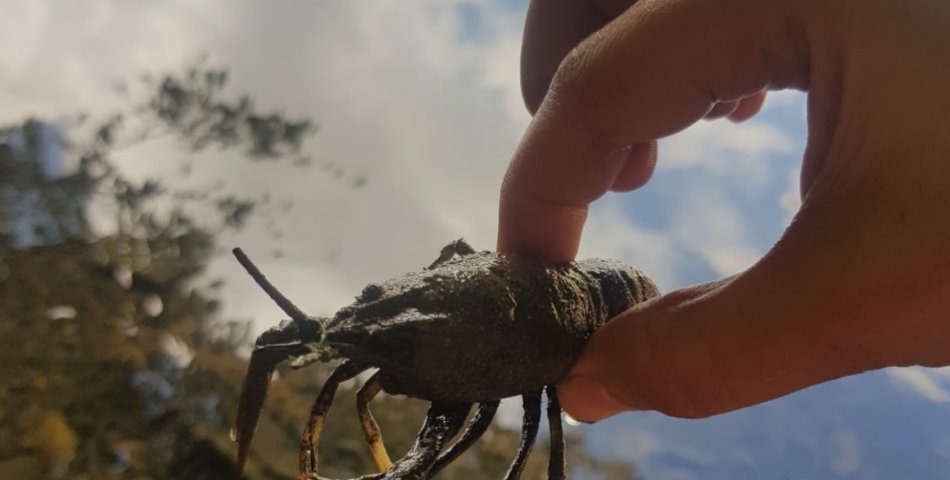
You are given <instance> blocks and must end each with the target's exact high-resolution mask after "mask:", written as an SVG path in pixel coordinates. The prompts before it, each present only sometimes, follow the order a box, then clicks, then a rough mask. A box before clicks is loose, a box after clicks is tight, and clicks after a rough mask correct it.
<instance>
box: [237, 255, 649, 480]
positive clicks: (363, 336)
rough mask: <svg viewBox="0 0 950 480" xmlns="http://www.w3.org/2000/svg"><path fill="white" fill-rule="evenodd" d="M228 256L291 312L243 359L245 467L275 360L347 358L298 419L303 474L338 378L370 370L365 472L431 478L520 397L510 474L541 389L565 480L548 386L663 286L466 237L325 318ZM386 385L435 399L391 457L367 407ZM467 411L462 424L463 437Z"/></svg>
mask: <svg viewBox="0 0 950 480" xmlns="http://www.w3.org/2000/svg"><path fill="white" fill-rule="evenodd" d="M234 254H235V256H237V258H238V260H239V261H240V262H241V264H242V265H243V266H244V268H245V269H246V270H247V271H248V273H250V275H251V276H252V277H253V278H254V280H255V281H256V282H257V283H258V284H259V285H260V286H261V287H262V288H263V289H264V290H265V291H266V292H267V294H268V295H269V296H270V297H271V298H272V299H273V300H274V301H275V302H276V303H277V304H278V305H279V306H280V308H281V309H282V310H283V311H284V312H285V313H286V314H287V315H289V316H290V320H285V321H283V322H281V323H280V324H279V325H277V326H276V327H273V328H271V329H270V330H267V331H266V332H264V333H263V334H262V335H261V336H260V337H259V338H258V339H257V341H256V343H255V346H254V350H253V352H252V354H251V360H250V366H249V367H248V372H247V376H246V377H245V380H244V386H243V388H242V392H241V399H240V403H239V406H238V414H237V421H236V425H235V428H234V431H233V434H234V435H233V437H234V439H235V441H236V442H237V444H238V465H239V468H240V469H242V470H243V466H244V463H245V461H246V459H247V454H248V450H249V448H250V443H251V439H252V436H253V434H254V428H255V425H256V423H257V419H258V416H259V414H260V411H261V407H262V405H263V402H264V397H265V396H266V392H267V386H268V383H269V381H270V377H271V375H272V373H273V372H274V370H275V369H276V367H277V365H278V364H279V363H281V362H283V361H285V360H289V359H293V362H294V363H293V366H295V367H300V366H303V365H306V364H309V363H311V362H315V361H323V362H326V361H330V360H333V359H343V363H342V364H341V365H340V366H338V367H337V368H336V369H335V370H334V371H333V373H332V374H331V375H330V377H329V378H328V379H327V381H326V383H325V384H324V385H323V388H322V390H321V391H320V393H319V395H318V396H317V399H316V401H315V402H314V404H313V408H312V409H311V412H310V418H309V420H308V422H307V423H306V425H305V427H304V430H303V435H302V438H301V446H300V457H299V468H300V477H299V478H300V479H301V480H316V479H320V478H321V477H319V476H318V475H317V444H318V442H319V438H320V431H321V428H322V426H323V421H324V418H325V417H326V415H327V412H328V410H329V408H330V405H331V403H332V402H333V397H334V395H335V393H336V390H337V386H338V385H339V384H340V383H341V382H344V381H346V380H348V379H351V378H353V377H355V376H357V375H358V374H360V373H361V372H363V371H365V370H368V369H372V368H375V369H378V370H377V371H376V373H375V374H373V375H372V376H371V377H370V378H369V380H367V381H366V383H365V384H364V385H363V386H362V387H361V389H360V390H359V392H358V393H357V407H358V412H359V416H360V423H361V426H362V428H363V433H364V434H365V437H366V440H367V442H368V443H369V446H370V450H371V451H372V454H373V459H374V461H375V463H376V466H377V467H378V468H379V470H380V473H376V474H370V475H365V476H363V477H360V480H396V479H399V480H408V479H412V480H425V479H429V478H432V477H434V476H435V475H436V473H438V472H439V471H440V470H441V469H442V468H444V467H445V466H446V465H448V464H449V463H450V462H452V461H453V460H454V459H456V458H457V457H458V456H459V455H461V454H462V453H463V452H464V451H465V450H466V449H467V448H469V447H470V446H472V445H473V444H474V443H475V442H476V441H477V440H478V438H479V437H480V436H481V435H482V434H483V433H484V432H485V431H486V430H487V429H488V427H489V425H490V423H491V421H492V418H493V416H494V414H495V412H496V410H497V409H498V405H499V401H500V400H501V399H503V398H507V397H512V396H515V395H521V396H522V400H523V402H524V408H525V413H524V425H523V427H522V428H523V430H522V439H521V444H520V446H519V448H518V452H517V455H516V456H515V459H514V461H513V462H512V463H511V466H510V467H509V469H508V472H507V474H506V476H505V478H506V479H507V480H513V479H517V478H519V476H520V474H521V471H522V469H523V467H524V464H525V461H526V459H527V456H528V453H529V452H530V450H531V448H532V446H533V444H534V440H535V437H536V435H537V432H538V428H539V424H540V421H541V394H542V391H546V393H547V397H548V407H547V417H548V421H549V423H550V434H551V455H550V463H549V466H548V476H549V478H550V479H552V480H557V479H563V478H565V468H566V467H565V462H564V441H563V435H562V428H561V409H560V407H559V406H558V403H557V393H556V390H555V387H554V385H555V384H556V383H557V382H559V381H560V380H562V379H563V378H564V376H565V375H566V374H567V373H568V371H569V370H570V368H571V365H572V364H573V362H574V361H575V360H576V358H577V356H578V355H580V353H581V352H582V350H583V348H584V344H585V342H586V340H587V338H588V337H589V336H590V335H591V334H592V333H593V332H594V331H595V330H596V329H597V328H599V327H600V326H601V325H603V324H604V323H605V322H607V320H609V319H610V318H612V317H614V316H615V315H618V314H619V313H621V312H623V311H624V310H626V309H628V308H630V307H631V306H632V305H634V304H636V303H638V302H642V301H644V300H646V299H648V298H650V297H653V296H655V295H657V293H658V292H657V289H656V286H655V285H654V284H653V282H652V281H651V280H650V279H649V278H648V277H647V276H646V275H644V274H643V273H642V272H640V271H639V270H637V269H635V268H633V267H630V266H628V265H625V264H622V263H620V262H615V261H609V260H599V259H589V260H583V261H578V262H569V263H561V264H554V263H545V262H541V261H538V260H534V259H530V258H526V257H522V256H517V255H508V254H497V253H492V252H476V251H474V250H473V249H472V247H470V246H469V245H468V244H467V243H465V241H463V240H461V239H460V240H457V241H454V242H452V243H450V244H449V245H447V246H446V247H445V248H443V249H442V251H441V253H440V255H439V258H438V259H436V260H435V262H433V263H432V264H431V265H430V266H429V267H427V268H426V269H424V270H421V271H418V272H412V273H408V274H406V275H403V276H400V277H396V278H393V279H391V280H388V281H386V282H383V283H380V284H375V283H374V284H370V285H367V286H366V287H365V288H364V289H363V291H362V293H361V294H360V295H359V296H358V297H357V298H356V301H355V302H354V303H353V304H351V305H349V306H347V307H344V308H343V309H341V310H339V311H338V312H337V313H336V314H335V315H334V316H333V317H331V318H312V317H309V316H307V315H306V314H304V313H303V312H302V311H300V309H299V308H297V307H296V306H295V305H294V304H293V303H292V302H291V301H290V300H288V299H287V298H286V297H284V295H282V294H281V293H280V292H279V291H278V290H277V289H276V288H275V287H274V286H273V285H271V284H270V282H268V280H267V279H266V278H265V277H264V276H263V274H261V272H260V271H259V270H258V269H257V267H256V266H254V264H253V263H252V262H251V261H250V260H249V259H248V258H247V257H246V256H245V255H244V253H243V252H241V250H240V249H235V250H234ZM380 391H385V392H386V393H388V394H391V395H400V394H401V395H408V396H411V397H415V398H419V399H423V400H427V401H429V402H431V406H430V408H429V411H428V413H427V415H426V419H425V421H424V422H423V426H422V429H421V431H420V432H419V435H418V437H417V438H416V441H415V444H414V445H413V446H412V447H411V449H410V450H409V452H408V453H406V455H405V456H403V457H402V458H401V459H399V460H397V461H396V462H392V461H391V460H390V458H389V455H388V453H387V451H386V447H385V446H384V444H383V441H382V436H381V433H380V431H379V426H378V425H377V424H376V421H375V420H374V418H373V416H372V414H371V413H370V411H369V406H368V405H369V402H370V401H371V400H372V399H373V398H374V397H375V396H376V395H377V394H378V393H379V392H380ZM474 405H477V407H476V411H475V414H474V415H473V416H472V419H471V420H470V422H469V424H468V428H466V429H465V431H464V432H462V433H461V434H459V432H460V431H461V430H462V427H463V426H464V425H463V424H464V423H465V420H466V418H468V414H469V412H470V410H471V409H472V407H473V406H474ZM456 436H458V438H457V439H456V440H455V442H454V443H452V444H451V445H449V442H450V441H451V440H452V439H453V438H454V437H456Z"/></svg>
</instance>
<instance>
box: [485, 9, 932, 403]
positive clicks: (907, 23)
mask: <svg viewBox="0 0 950 480" xmlns="http://www.w3.org/2000/svg"><path fill="white" fill-rule="evenodd" d="M603 2H604V3H606V2H607V0H603ZM615 3H616V4H615V5H612V6H607V7H608V8H605V9H603V10H599V11H598V10H596V9H592V8H587V9H586V10H585V7H584V5H587V3H586V2H584V1H583V0H536V1H535V2H533V4H532V6H531V10H530V12H529V21H528V25H527V27H526V41H525V55H524V56H523V86H524V90H525V97H526V100H527V103H528V105H529V107H533V106H534V105H537V104H538V102H539V101H540V99H541V98H542V97H544V101H543V102H541V103H540V107H539V108H538V110H537V114H536V116H535V118H534V120H533V121H532V123H531V125H530V127H529V129H528V131H527V132H526V134H525V136H524V138H523V139H522V142H521V145H520V147H519V149H518V151H517V152H516V154H515V157H514V159H513V160H512V163H511V166H510V167H509V170H508V174H507V176H506V180H505V184H504V186H503V190H502V197H501V210H500V224H499V239H498V248H499V250H501V251H520V252H527V253H532V254H535V255H539V256H543V257H546V258H549V259H554V260H567V259H571V258H573V256H574V255H575V254H576V251H577V246H578V243H579V241H580V235H581V230H582V228H583V224H584V220H585V219H586V214H587V206H588V204H589V203H590V202H592V201H593V200H595V199H596V198H598V197H600V196H601V195H603V194H604V193H605V192H607V191H608V190H610V189H612V188H613V189H617V190H627V189H631V188H635V187H637V186H639V185H642V184H643V183H644V182H646V181H647V180H648V179H649V176H650V174H651V173H652V165H653V161H654V158H655V143H654V142H655V140H656V139H657V138H660V137H663V136H666V135H670V134H673V133H675V132H677V131H680V130H682V129H684V128H686V127H687V126H689V125H691V124H692V123H695V122H696V121H698V120H700V119H701V118H703V117H704V116H707V115H709V114H710V112H713V113H714V114H716V115H721V114H723V113H724V112H728V111H729V110H730V109H731V108H732V107H733V106H735V108H736V109H738V110H736V111H737V112H738V113H736V114H735V116H736V117H737V118H740V119H741V118H744V117H746V116H748V115H751V114H752V113H754V112H755V111H756V110H757V109H758V106H757V102H760V101H761V97H760V96H759V93H758V92H761V91H764V90H766V89H779V88H800V89H803V90H807V91H808V92H809V96H808V108H809V112H808V145H807V147H806V150H805V154H804V159H803V164H802V197H803V203H802V207H801V209H800V211H799V213H798V215H796V217H795V219H794V221H793V222H792V224H791V226H789V228H788V229H787V230H786V232H785V234H784V235H783V237H782V238H781V240H780V241H779V242H778V243H777V244H776V245H775V246H774V247H773V249H772V250H771V251H770V252H769V253H768V254H766V256H765V257H764V258H763V259H761V260H760V261H759V262H758V263H756V264H755V265H754V266H752V267H751V268H750V269H749V270H747V271H745V272H743V273H742V274H740V275H737V276H735V277H732V278H728V279H724V280H721V281H718V282H714V283H711V284H706V285H700V286H697V287H691V288H687V289H683V290H679V291H676V292H672V293H670V294H667V295H664V296H661V297H659V298H657V299H654V300H652V301H650V302H647V303H644V304H641V305H638V306H637V307H635V308H633V309H632V310H630V311H628V312H626V313H624V314H622V315H621V316H619V317H617V318H616V319H614V320H613V321H611V322H610V323H608V324H607V325H605V326H604V327H603V328H601V329H600V330H599V331H598V332H597V333H596V334H595V335H594V336H593V337H592V338H591V340H590V343H589V345H588V348H587V350H586V352H585V353H584V355H583V356H582V357H581V359H580V360H579V361H578V363H577V364H576V365H575V368H574V370H573V372H572V374H571V375H570V376H569V377H568V379H567V380H566V381H565V382H564V383H563V384H562V386H561V388H560V389H559V392H560V398H561V402H562V405H563V406H564V408H565V410H567V411H568V412H569V413H571V414H572V415H573V416H575V418H579V419H583V420H599V419H601V418H605V417H607V416H610V415H612V414H615V413H618V412H620V411H624V410H658V411H661V412H663V413H666V414H668V415H672V416H679V417H703V416H708V415H713V414H716V413H721V412H726V411H730V410H734V409H737V408H741V407H744V406H748V405H752V404H756V403H760V402H763V401H767V400H770V399H773V398H777V397H779V396H782V395H785V394H788V393H791V392H793V391H796V390H799V389H801V388H805V387H807V386H810V385H814V384H816V383H820V382H823V381H827V380H831V379H834V378H839V377H841V376H845V375H850V374H854V373H858V372H862V371H865V370H869V369H876V368H882V367H885V366H893V365H913V364H920V365H929V366H936V365H947V364H950V347H946V346H945V344H946V343H947V341H948V340H947V339H948V338H950V315H948V314H950V248H948V247H947V246H948V245H950V217H948V213H947V206H948V205H950V135H948V134H947V133H946V132H945V130H946V129H947V128H948V125H950V90H948V89H947V80H948V79H950V49H947V48H946V32H948V31H950V4H948V3H947V2H941V1H938V0H906V1H903V2H893V1H887V0H870V1H868V0H864V1H860V2H859V1H857V0H840V1H834V2H828V1H823V0H798V1H791V0H765V1H763V0H717V1H711V0H708V1H701V0H641V1H639V2H638V3H636V4H635V5H634V6H632V7H630V8H629V9H626V10H624V7H625V5H624V3H623V2H619V1H618V2H615ZM627 3H629V2H627ZM611 8H613V10H611ZM584 12H586V13H584ZM614 16H616V18H613V17H614ZM607 22H609V23H607ZM604 23H606V26H604V27H603V28H600V25H603V24H604ZM594 30H596V33H595V34H594V35H592V36H591V37H590V38H588V39H587V40H585V41H584V42H583V43H581V44H580V46H579V47H577V48H576V49H575V50H573V51H572V52H571V53H570V54H569V55H568V57H567V58H566V59H565V60H564V62H563V63H561V64H560V68H559V69H557V71H556V73H555V72H554V70H555V69H554V68H552V66H553V65H556V64H557V63H558V56H559V55H563V52H564V51H567V50H568V49H569V48H570V47H571V45H572V44H573V43H576V42H577V41H578V40H579V39H580V38H583V37H584V36H585V35H586V34H587V33H588V32H590V31H594ZM536 52H539V53H536ZM559 52H560V53H559ZM552 76H553V81H551V87H550V89H549V90H548V89H547V85H548V80H549V79H551V78H552ZM544 91H547V94H546V96H545V95H544V93H543V92H544ZM743 99H745V100H743ZM717 105H720V106H717Z"/></svg>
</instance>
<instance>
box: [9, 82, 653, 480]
mask: <svg viewBox="0 0 950 480" xmlns="http://www.w3.org/2000/svg"><path fill="white" fill-rule="evenodd" d="M227 77H228V75H227V71H226V70H222V69H213V68H208V67H206V66H204V64H201V63H199V64H198V65H196V66H195V67H193V68H190V69H188V70H187V71H186V72H185V73H184V74H182V75H164V76H161V77H159V78H157V79H154V78H151V77H146V78H145V79H144V85H145V86H146V87H147V92H148V95H146V97H147V98H146V100H145V101H144V102H132V105H133V106H132V107H130V108H129V109H128V110H127V111H123V112H119V113H115V114H112V115H108V116H106V117H105V119H104V120H102V121H100V122H98V123H94V124H93V125H91V126H90V125H89V120H88V118H87V116H78V117H75V118H74V119H72V120H71V121H68V122H59V123H52V122H44V121H40V120H33V119H31V120H27V121H24V122H22V123H21V124H18V125H13V126H10V127H7V128H0V360H2V361H0V478H2V479H6V478H11V479H12V478H16V479H33V478H35V479H60V478H70V479H81V480H82V479H89V480H99V479H182V480H203V479H208V480H211V479H226V478H231V477H232V476H233V468H234V466H233V450H234V449H233V446H232V445H231V444H230V441H229V439H228V431H229V429H230V425H231V419H233V417H234V413H235V409H236V405H237V394H238V390H239V387H240V383H241V380H242V378H243V375H244V372H245V369H246V359H245V358H243V357H242V356H241V355H240V354H239V352H241V351H242V350H243V349H246V347H247V345H248V341H249V339H248V338H247V337H248V334H247V332H248V331H249V330H248V328H247V325H246V324H245V323H242V322H222V321H221V319H219V318H218V317H217V316H216V311H217V310H218V305H219V304H218V300H217V299H216V298H215V297H216V288H217V287H218V286H219V285H220V282H210V283H205V282H207V281H206V280H204V279H203V278H202V277H201V276H200V273H201V272H202V271H203V269H204V267H205V266H206V265H207V264H208V262H209V261H210V260H211V258H212V257H213V256H214V255H215V254H216V249H215V243H214V242H215V236H216V235H217V234H218V233H219V232H221V231H223V230H224V229H233V228H240V227H241V226H242V225H243V224H244V222H245V220H246V219H247V218H249V216H250V215H253V213H254V211H255V206H256V205H257V203H258V202H259V201H261V199H250V198H241V197H239V196H235V195H232V194H224V193H220V192H208V191H200V190H189V189H187V188H185V187H181V186H179V185H167V184H163V183H161V182H158V181H140V182H136V181H133V180H131V179H129V178H128V177H126V176H125V175H123V173H122V171H121V170H120V169H119V168H117V167H116V164H115V161H114V155H115V152H116V151H118V150H120V149H125V148H128V147H130V146H132V145H136V144H138V143H140V142H142V141H145V140H147V139H151V138H155V137H156V136H162V137H171V138H174V139H176V140H177V141H178V143H179V144H181V145H182V146H183V148H184V149H185V150H186V152H190V153H196V152H200V151H202V150H205V149H207V148H210V147H217V148H220V149H235V150H239V151H242V152H243V153H244V158H248V159H251V160H289V161H285V162H283V163H282V164H283V165H287V166H300V165H306V164H308V161H302V160H301V159H302V158H304V157H302V156H301V153H300V152H301V150H302V147H303V143H304V140H305V139H306V138H307V137H308V136H309V135H311V134H312V133H313V132H314V131H315V126H314V124H313V122H312V121H309V120H306V119H304V120H288V119H286V118H285V117H284V116H283V115H281V114H278V113H260V112H259V111H257V110H256V109H255V108H254V105H253V102H252V101H251V100H250V98H249V97H247V96H239V97H238V98H236V99H228V98H225V97H224V95H223V93H224V91H225V90H224V89H225V86H226V82H227ZM120 90H122V91H124V92H125V91H127V90H128V89H127V88H126V87H122V88H121V89H120ZM68 164H73V165H75V166H74V167H73V168H68V167H67V165H68ZM334 168H338V167H334ZM339 171H342V170H339ZM359 178H362V180H359V181H354V183H353V184H354V185H355V186H359V185H362V184H363V183H365V177H358V179H359ZM195 208H199V209H203V210H201V212H202V214H201V215H196V214H194V213H193V212H194V211H195ZM103 211H107V212H113V213H114V221H113V222H112V223H111V224H109V223H108V222H107V226H106V227H102V226H99V227H94V226H93V225H92V222H91V221H90V216H91V213H98V214H100V215H101V212H103ZM208 211H213V212H215V215H211V216H209V215H207V214H206V213H207V212H208ZM280 373H281V374H280V375H279V376H278V377H279V378H278V379H277V380H275V382H274V385H273V387H272V389H271V394H270V398H269V399H268V402H267V405H266V410H265V413H264V415H263V416H262V419H261V425H260V427H259V430H258V436H257V441H256V442H255V444H254V448H253V450H252V455H251V458H250V461H249V465H248V477H249V478H254V479H290V478H294V477H295V469H296V452H297V444H298V436H299V431H300V428H301V426H302V424H303V421H304V419H305V418H306V414H307V412H308V410H309V406H310V402H311V401H312V400H313V398H314V397H315V396H316V393H317V391H318V389H319V386H320V384H321V382H322V381H323V379H325V378H326V375H327V373H328V369H327V368H326V367H325V366H316V367H314V368H310V369H308V371H307V372H293V373H291V372H287V371H285V370H281V372H280ZM338 399H339V400H338V402H337V404H336V405H335V406H334V412H333V415H332V416H331V418H330V419H329V421H328V423H327V427H326V431H325V437H324V438H325V441H324V442H323V445H322V450H321V454H322V459H323V461H322V464H323V465H325V469H326V472H325V474H327V475H331V476H342V477H346V476H355V475H357V474H360V473H367V472H370V471H372V465H373V464H372V461H371V457H370V455H369V450H368V448H367V447H366V445H365V444H364V442H363V440H362V436H361V433H360V429H359V426H358V422H357V417H356V412H355V386H353V385H347V386H344V388H341V390H340V392H339V393H338ZM373 407H374V412H376V415H377V417H378V419H379V422H380V424H381V425H382V427H383V428H384V434H385V438H386V440H387V443H388V444H389V445H390V448H391V450H392V451H393V453H394V454H398V453H401V452H404V451H405V450H407V449H408V447H409V445H410V444H411V442H412V441H413V439H414V437H415V434H416V432H417V430H418V427H419V425H420V424H421V420H422V417H423V415H424V412H425V408H426V406H425V405H424V404H423V403H422V402H418V401H414V400H410V399H406V398H400V397H388V396H383V397H382V398H381V399H379V400H377V401H376V402H374V404H373ZM519 436H520V435H519V432H518V431H516V430H512V429H509V428H505V427H503V426H499V425H497V424H496V425H493V426H492V428H491V429H490V431H489V432H488V434H487V435H486V440H485V441H482V442H479V443H478V444H477V446H476V448H474V449H473V451H472V452H471V453H470V454H467V455H465V456H463V457H462V458H461V459H460V460H459V461H458V462H456V463H455V464H454V465H452V466H450V468H448V469H447V470H446V471H445V472H444V473H443V474H441V475H440V478H444V479H462V478H485V479H496V478H502V475H503V472H504V471H505V469H506V468H507V466H508V463H509V462H510V461H511V459H512V457H513V456H514V452H515V450H516V449H517V444H518V439H519ZM569 440H570V444H571V446H570V448H569V450H568V451H569V454H570V462H571V464H572V465H576V466H577V467H578V473H583V474H585V475H587V477H586V478H604V479H611V480H630V479H634V478H636V472H635V471H634V470H633V468H632V467H631V466H629V465H628V464H626V463H609V462H608V463H605V462H601V461H597V460H595V459H593V458H591V457H589V456H587V454H586V452H585V450H584V448H583V439H582V437H581V436H580V435H579V434H578V433H574V434H572V435H571V436H570V438H569ZM538 452H539V453H537V454H535V455H533V456H532V457H531V459H530V461H529V463H528V466H527V469H526V472H525V475H524V478H525V479H543V478H546V474H545V472H546V455H545V453H544V452H546V448H545V447H544V445H541V446H540V447H539V448H538Z"/></svg>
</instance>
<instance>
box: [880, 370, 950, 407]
mask: <svg viewBox="0 0 950 480" xmlns="http://www.w3.org/2000/svg"><path fill="white" fill-rule="evenodd" d="M887 376H888V377H890V379H891V381H892V382H894V384H896V385H898V386H900V387H903V388H905V389H909V390H910V391H912V392H914V393H916V394H918V395H920V396H921V397H923V398H925V399H927V400H930V401H932V402H937V403H946V402H950V392H948V391H947V389H946V388H944V386H943V385H941V384H940V381H939V377H938V376H936V375H934V372H932V371H930V370H927V369H925V368H921V367H906V368H889V369H887Z"/></svg>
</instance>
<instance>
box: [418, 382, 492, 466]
mask: <svg viewBox="0 0 950 480" xmlns="http://www.w3.org/2000/svg"><path fill="white" fill-rule="evenodd" d="M499 403H501V402H500V401H498V400H495V401H493V402H487V403H479V404H478V409H477V410H476V411H475V415H474V416H473V417H472V420H471V422H469V424H468V428H466V429H465V431H464V432H462V434H461V435H460V436H459V438H458V440H456V441H455V443H453V444H452V446H451V447H449V448H448V449H446V450H445V451H444V452H442V453H441V454H439V457H438V458H437V459H436V460H435V463H434V464H433V465H432V470H430V471H429V475H430V476H435V474H437V473H439V472H440V471H441V470H442V469H443V468H445V466H446V465H448V464H450V463H452V462H453V461H455V459H456V458H458V457H459V455H461V454H463V453H465V451H466V450H468V449H469V448H470V447H471V446H472V445H474V444H475V442H477V441H478V439H479V438H481V436H482V435H484V434H485V432H486V431H487V430H488V427H489V426H491V422H492V420H493V419H494V418H495V412H497V411H498V404H499Z"/></svg>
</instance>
